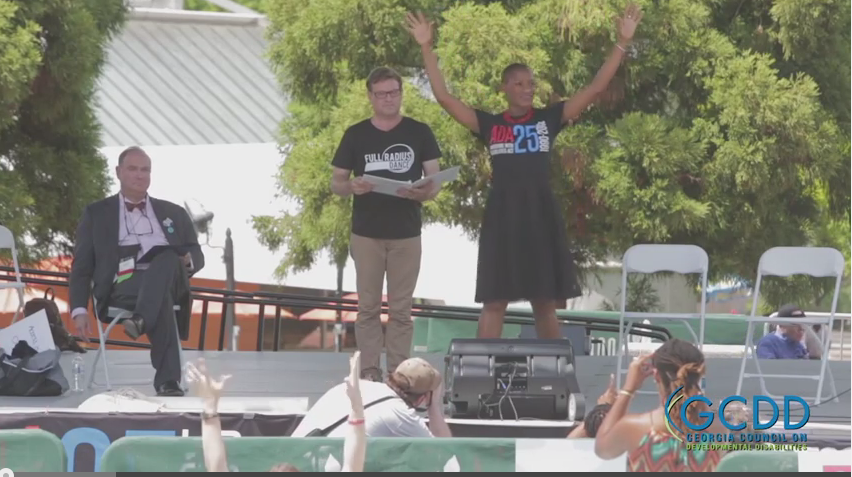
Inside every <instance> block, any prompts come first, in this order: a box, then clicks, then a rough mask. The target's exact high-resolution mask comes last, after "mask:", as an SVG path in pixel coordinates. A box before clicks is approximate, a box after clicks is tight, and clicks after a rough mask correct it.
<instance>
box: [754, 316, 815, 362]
mask: <svg viewBox="0 0 852 477" xmlns="http://www.w3.org/2000/svg"><path fill="white" fill-rule="evenodd" d="M770 316H771V317H776V318H806V315H805V312H804V311H802V309H801V308H799V307H798V306H796V305H793V304H787V305H784V306H782V307H781V308H779V309H778V311H777V312H775V313H773V314H772V315H770ZM819 326H820V325H815V326H814V327H811V326H800V327H801V328H802V335H801V336H802V337H801V339H800V340H799V341H800V342H801V343H802V346H804V348H805V351H806V352H807V356H806V358H810V359H820V358H822V340H821V339H820V338H819V336H817V334H816V331H819V329H818V328H817V327H819ZM787 327H789V324H788V325H786V326H785V325H781V326H776V325H770V327H769V331H771V332H774V333H775V334H776V335H777V336H778V337H780V338H785V336H787V330H788V328H787ZM792 334H793V335H796V334H798V333H797V331H796V330H793V332H792ZM758 344H759V343H758Z"/></svg>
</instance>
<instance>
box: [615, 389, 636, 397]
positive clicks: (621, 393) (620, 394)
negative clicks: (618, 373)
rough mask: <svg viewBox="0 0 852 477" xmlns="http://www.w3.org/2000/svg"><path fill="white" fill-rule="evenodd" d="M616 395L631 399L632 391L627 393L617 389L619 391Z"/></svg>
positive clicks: (624, 390)
mask: <svg viewBox="0 0 852 477" xmlns="http://www.w3.org/2000/svg"><path fill="white" fill-rule="evenodd" d="M618 395H619V396H627V397H633V391H628V390H626V389H619V390H618Z"/></svg>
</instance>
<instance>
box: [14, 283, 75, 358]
mask: <svg viewBox="0 0 852 477" xmlns="http://www.w3.org/2000/svg"><path fill="white" fill-rule="evenodd" d="M48 295H50V298H48ZM54 296H55V295H54V293H53V288H48V289H47V290H45V291H44V298H33V299H32V300H30V301H28V302H27V303H26V304H25V305H24V316H30V315H32V314H33V313H37V312H39V311H41V310H44V312H45V314H47V322H48V323H49V324H50V333H51V334H52V335H53V344H55V345H56V347H57V348H59V350H60V351H74V352H77V353H85V352H86V349H85V348H83V347H82V346H80V344H79V343H77V340H76V339H74V337H73V336H71V334H70V333H68V330H66V329H65V325H64V324H63V323H62V315H61V314H60V313H59V306H57V305H56V302H55V301H53V298H54Z"/></svg>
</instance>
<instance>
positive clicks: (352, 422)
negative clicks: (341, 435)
mask: <svg viewBox="0 0 852 477" xmlns="http://www.w3.org/2000/svg"><path fill="white" fill-rule="evenodd" d="M349 424H350V425H352V426H360V425H361V424H364V420H363V419H349Z"/></svg>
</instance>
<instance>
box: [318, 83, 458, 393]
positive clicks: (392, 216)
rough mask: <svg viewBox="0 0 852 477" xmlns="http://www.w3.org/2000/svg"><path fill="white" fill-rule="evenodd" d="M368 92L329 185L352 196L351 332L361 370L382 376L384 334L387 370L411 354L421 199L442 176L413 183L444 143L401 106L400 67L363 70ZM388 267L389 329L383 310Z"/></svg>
mask: <svg viewBox="0 0 852 477" xmlns="http://www.w3.org/2000/svg"><path fill="white" fill-rule="evenodd" d="M367 97H368V98H369V99H370V103H371V104H372V106H373V116H372V117H371V118H369V119H365V120H364V121H361V122H359V123H357V124H354V125H352V126H350V127H349V128H348V129H347V130H346V133H345V134H344V135H343V139H341V141H340V145H339V146H338V148H337V152H336V153H335V155H334V159H333V160H332V166H333V172H332V179H331V190H332V192H334V193H335V194H337V195H339V196H342V197H346V196H349V195H350V194H351V195H353V196H354V198H353V202H352V234H351V238H350V253H351V255H352V260H353V261H354V262H355V273H356V275H357V284H356V288H357V292H358V319H357V321H356V323H355V339H356V341H357V343H358V349H359V350H360V351H361V363H362V366H361V376H362V377H363V378H366V379H373V380H376V381H379V380H381V379H382V369H381V364H380V357H381V353H382V343H383V342H384V343H385V344H386V345H387V365H388V369H387V371H388V374H391V373H393V372H394V370H395V369H396V367H397V366H398V365H399V364H400V363H401V362H403V361H405V360H406V359H408V357H409V353H410V350H411V340H412V335H413V331H414V325H413V323H412V322H411V302H412V297H413V295H414V288H415V286H416V285H417V277H418V275H419V274H420V252H421V248H420V229H421V223H422V222H421V215H420V209H421V207H422V202H424V201H427V200H430V199H433V198H434V197H435V196H436V195H438V191H439V190H440V182H442V180H443V178H439V179H437V180H427V181H425V182H424V183H418V184H413V183H415V182H416V181H418V180H420V179H421V178H422V177H423V175H424V174H425V175H426V176H431V175H433V174H436V173H438V172H439V170H440V167H439V165H438V158H440V157H441V150H440V148H439V147H438V143H437V141H436V140H435V135H434V134H433V133H432V130H431V129H430V128H429V126H427V125H426V124H423V123H421V122H418V121H415V120H414V119H411V118H408V117H404V116H402V114H401V113H400V107H401V104H402V78H401V77H400V76H399V74H398V73H396V72H395V71H393V70H392V69H390V68H383V67H382V68H376V69H375V70H373V71H372V72H371V73H370V76H369V77H368V78H367ZM353 176H354V177H353ZM368 176H369V179H368V178H367V177H368ZM371 180H373V182H370V181H371ZM374 182H375V183H374ZM385 274H387V281H388V288H387V295H388V311H389V318H390V320H389V322H388V324H387V336H384V333H383V332H382V323H381V318H380V316H381V307H382V289H383V287H384V280H385Z"/></svg>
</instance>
